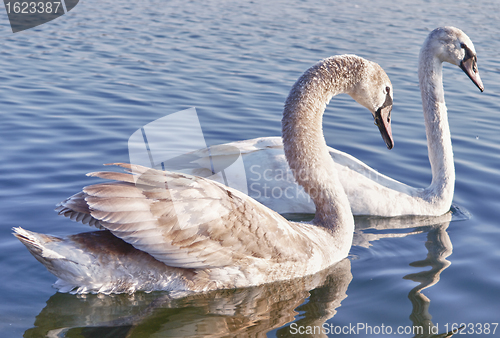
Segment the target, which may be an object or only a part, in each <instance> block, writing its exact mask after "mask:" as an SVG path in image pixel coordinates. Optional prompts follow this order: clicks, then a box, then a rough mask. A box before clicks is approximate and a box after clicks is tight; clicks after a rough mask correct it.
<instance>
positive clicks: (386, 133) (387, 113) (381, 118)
mask: <svg viewBox="0 0 500 338" xmlns="http://www.w3.org/2000/svg"><path fill="white" fill-rule="evenodd" d="M391 110H392V104H391V105H388V106H385V107H382V108H379V109H378V110H377V111H376V112H375V124H376V125H377V127H378V130H379V131H380V135H382V138H383V139H384V142H385V145H386V146H387V149H392V147H394V140H393V139H392V129H391Z"/></svg>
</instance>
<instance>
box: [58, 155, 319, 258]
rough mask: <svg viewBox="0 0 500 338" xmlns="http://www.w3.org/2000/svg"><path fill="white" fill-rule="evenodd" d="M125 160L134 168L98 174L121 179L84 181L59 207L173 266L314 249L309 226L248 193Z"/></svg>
mask: <svg viewBox="0 0 500 338" xmlns="http://www.w3.org/2000/svg"><path fill="white" fill-rule="evenodd" d="M119 165H120V166H122V167H125V168H127V169H128V170H130V173H116V172H98V173H92V174H91V176H96V177H102V178H106V179H112V180H116V181H117V182H112V183H101V184H96V185H92V186H88V187H85V188H84V189H83V191H82V192H80V193H78V194H76V195H74V196H72V197H70V198H68V199H67V200H66V201H64V202H62V203H61V205H60V206H59V208H58V210H59V213H60V214H63V215H65V216H68V217H70V218H72V219H75V220H78V219H80V218H81V219H87V221H88V218H91V221H88V222H89V223H95V224H97V225H100V226H102V227H104V228H106V229H108V230H110V231H111V232H112V233H113V234H114V235H115V236H117V237H119V238H121V239H123V240H124V241H126V242H128V243H130V244H132V245H133V246H134V247H136V248H137V249H139V250H142V251H145V252H147V253H149V254H150V255H152V256H153V257H155V258H156V259H158V260H159V261H161V262H164V263H165V264H167V265H169V266H173V267H183V268H213V267H223V266H236V267H237V266H239V265H240V264H252V263H255V262H257V261H258V260H261V259H263V260H266V262H272V263H279V262H284V261H288V262H293V261H304V260H307V259H309V258H310V257H311V255H312V254H313V251H314V250H313V248H312V244H311V242H310V240H309V238H308V237H307V234H306V233H307V231H308V229H310V227H309V226H307V225H304V226H301V225H300V224H296V223H290V222H288V221H286V220H285V219H284V218H283V217H281V216H280V215H278V214H277V213H275V212H274V211H272V210H270V209H268V208H266V207H264V206H262V205H261V204H259V203H258V202H256V201H254V200H252V199H251V198H249V197H248V196H246V195H244V194H243V193H240V192H238V191H236V190H233V189H230V188H228V187H226V186H224V185H221V184H219V183H217V182H214V181H211V180H208V179H204V178H201V177H196V176H190V175H184V174H178V173H171V172H163V171H158V170H154V169H149V168H145V167H141V166H135V165H129V164H119ZM135 181H136V183H135V184H134V183H133V182H135ZM82 215H83V216H82ZM297 248H298V249H297Z"/></svg>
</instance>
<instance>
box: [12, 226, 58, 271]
mask: <svg viewBox="0 0 500 338" xmlns="http://www.w3.org/2000/svg"><path fill="white" fill-rule="evenodd" d="M12 230H13V231H14V236H16V237H17V239H18V240H20V241H21V243H23V244H24V245H25V246H26V248H28V250H29V252H31V254H32V255H33V256H35V258H36V259H37V260H38V261H39V262H40V263H42V264H43V265H45V266H46V267H47V269H49V271H51V270H52V269H53V265H52V261H53V260H54V259H64V256H62V255H61V254H59V253H57V252H56V251H53V250H52V249H49V248H48V244H49V243H54V242H61V241H62V239H60V238H58V237H54V236H49V235H44V234H38V233H36V232H31V231H28V230H24V229H23V228H21V227H18V228H12ZM51 272H52V271H51ZM52 273H53V272H52Z"/></svg>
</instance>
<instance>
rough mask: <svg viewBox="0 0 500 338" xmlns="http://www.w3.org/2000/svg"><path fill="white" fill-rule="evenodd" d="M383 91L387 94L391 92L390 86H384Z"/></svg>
mask: <svg viewBox="0 0 500 338" xmlns="http://www.w3.org/2000/svg"><path fill="white" fill-rule="evenodd" d="M385 92H386V93H387V94H389V93H390V92H391V87H389V86H387V87H385Z"/></svg>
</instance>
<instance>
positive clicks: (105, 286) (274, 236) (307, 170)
mask: <svg viewBox="0 0 500 338" xmlns="http://www.w3.org/2000/svg"><path fill="white" fill-rule="evenodd" d="M391 89H392V87H391V83H390V80H389V78H388V77H387V75H386V74H385V72H384V71H383V70H382V68H381V67H380V66H379V65H377V64H376V63H373V62H370V61H367V60H365V59H363V58H360V57H357V56H354V55H343V56H335V57H330V58H327V59H325V60H323V61H321V62H319V63H318V64H316V65H315V66H313V67H311V68H310V69H309V70H308V71H306V72H305V73H304V74H303V75H302V76H301V77H300V78H299V79H298V80H297V82H296V83H295V85H294V86H293V87H292V89H291V91H290V95H289V97H288V99H287V101H286V104H285V108H284V111H283V121H282V122H283V143H284V145H285V154H286V157H287V160H288V162H289V164H290V167H291V168H292V169H294V171H295V172H296V173H297V175H296V178H297V180H298V182H299V184H300V185H301V186H302V187H304V189H305V191H306V192H307V193H308V194H309V195H310V196H311V198H312V200H313V201H314V203H315V205H316V210H317V211H316V217H315V218H314V219H313V220H312V222H311V223H296V222H290V221H288V220H286V219H285V218H283V217H282V216H280V215H279V214H278V213H276V212H275V211H273V210H271V209H269V208H267V207H265V206H263V205H262V204H260V203H258V202H257V201H255V200H254V199H252V198H250V197H248V196H247V195H245V194H243V193H241V192H239V191H237V190H234V189H231V188H228V187H226V186H224V185H222V184H219V183H217V182H214V181H211V180H208V179H205V178H202V177H196V176H191V175H186V174H179V173H174V172H164V171H158V170H154V169H149V168H145V167H141V166H137V165H129V164H118V165H120V166H122V167H124V168H126V169H128V170H129V171H130V172H129V173H121V172H120V173H118V172H97V173H93V174H90V175H91V176H96V177H100V178H104V179H110V180H114V181H115V182H111V183H100V184H95V185H91V186H88V187H85V188H84V189H83V191H82V192H80V193H77V194H76V195H73V196H72V197H70V198H68V199H67V200H65V201H64V202H62V203H61V204H60V207H59V212H60V214H63V215H65V216H67V217H70V218H72V219H75V220H77V221H81V222H83V223H90V224H92V225H95V226H98V227H101V228H103V229H105V230H103V231H96V232H89V233H82V234H78V235H72V236H69V237H66V238H57V237H53V236H48V235H44V234H37V233H34V232H30V231H26V230H24V229H22V228H14V231H15V236H16V237H17V238H18V239H19V240H20V241H21V242H22V243H23V244H24V245H26V247H27V248H28V250H29V251H30V252H31V253H32V254H33V255H34V256H35V257H36V259H38V260H39V261H40V262H41V263H43V264H44V265H45V266H46V267H47V269H48V270H49V271H50V272H52V273H53V274H54V275H56V276H57V277H58V278H59V279H58V281H57V282H56V283H55V286H56V287H58V288H59V289H60V291H65V292H73V293H88V292H100V293H120V292H134V291H136V290H175V291H207V290H213V289H220V288H237V287H247V286H251V285H258V284H263V283H268V282H273V281H279V280H286V279H291V278H295V277H300V276H306V275H310V274H314V273H316V272H318V271H320V270H323V269H325V268H327V267H329V266H331V265H332V264H334V263H336V262H338V261H340V260H341V259H343V258H345V257H346V256H347V254H348V252H349V249H350V247H351V243H352V238H353V231H354V219H353V215H352V213H351V209H350V207H349V201H348V199H347V196H346V194H345V192H344V190H343V188H342V185H341V184H340V182H339V179H338V175H337V172H336V170H335V166H334V163H333V160H332V158H331V157H330V155H329V153H328V148H327V146H326V143H325V139H324V136H323V133H322V119H323V113H324V109H325V106H326V103H327V102H328V101H329V100H330V99H331V98H332V97H333V96H335V95H337V94H340V93H348V94H349V95H351V96H352V97H353V98H354V99H356V101H358V102H359V103H361V104H362V105H364V106H365V107H366V108H368V109H369V110H370V111H371V112H372V113H373V114H374V115H375V116H377V115H379V116H386V117H387V116H388V114H389V113H390V110H391V107H392V105H391V104H388V100H389V99H388V98H390V101H392V96H390V95H391V93H392V90H391ZM386 122H387V121H386ZM385 125H387V123H382V127H381V131H382V133H383V135H384V133H385V134H387V130H386V129H385V127H384V126H385Z"/></svg>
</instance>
